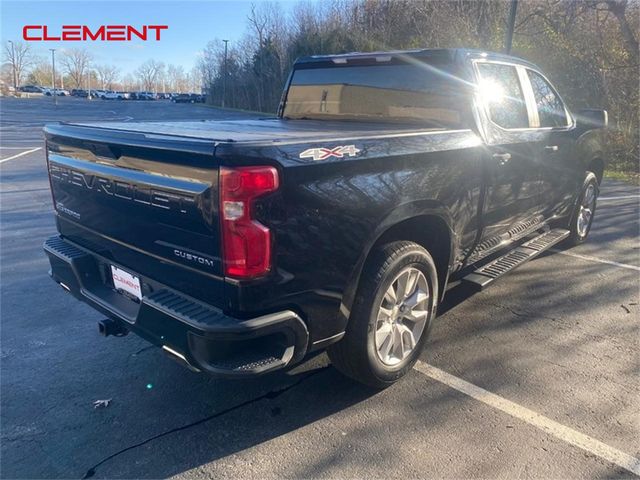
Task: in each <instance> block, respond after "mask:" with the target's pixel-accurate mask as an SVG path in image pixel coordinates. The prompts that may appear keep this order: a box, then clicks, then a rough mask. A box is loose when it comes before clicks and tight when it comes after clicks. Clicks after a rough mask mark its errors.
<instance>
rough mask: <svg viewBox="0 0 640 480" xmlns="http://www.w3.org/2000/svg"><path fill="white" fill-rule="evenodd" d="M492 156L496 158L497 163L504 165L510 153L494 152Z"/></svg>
mask: <svg viewBox="0 0 640 480" xmlns="http://www.w3.org/2000/svg"><path fill="white" fill-rule="evenodd" d="M492 157H493V158H495V159H496V160H498V163H499V164H500V165H504V164H505V163H507V162H509V160H511V154H510V153H494V154H493V155H492Z"/></svg>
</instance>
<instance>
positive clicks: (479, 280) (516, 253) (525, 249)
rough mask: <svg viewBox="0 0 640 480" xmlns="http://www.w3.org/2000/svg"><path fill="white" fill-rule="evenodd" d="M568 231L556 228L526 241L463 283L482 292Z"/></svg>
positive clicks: (480, 269)
mask: <svg viewBox="0 0 640 480" xmlns="http://www.w3.org/2000/svg"><path fill="white" fill-rule="evenodd" d="M569 233H570V232H569V230H565V229H561V228H556V229H554V230H550V231H548V232H545V233H543V234H541V235H538V236H537V237H535V238H533V239H531V240H528V241H526V242H525V243H523V244H522V245H520V246H519V247H517V248H515V249H513V250H510V251H509V252H507V253H505V254H504V255H503V256H501V257H499V258H497V259H495V260H493V261H492V262H490V263H488V264H487V265H484V266H483V267H481V268H479V269H477V270H476V271H474V272H473V273H470V274H469V275H467V276H466V277H464V278H463V279H462V282H463V283H466V284H468V285H473V286H474V287H476V288H477V289H478V290H482V289H484V288H486V287H488V286H489V285H491V284H492V283H493V282H494V281H495V280H497V279H498V278H500V277H502V276H503V275H505V274H506V273H509V272H510V271H512V270H514V269H516V268H517V267H519V266H520V265H522V264H524V263H526V262H528V261H529V260H531V259H533V258H535V257H537V256H538V255H540V254H541V253H542V252H544V251H545V250H547V249H549V248H551V247H553V246H554V245H556V244H557V243H559V242H561V241H562V240H564V239H565V238H567V237H568V236H569Z"/></svg>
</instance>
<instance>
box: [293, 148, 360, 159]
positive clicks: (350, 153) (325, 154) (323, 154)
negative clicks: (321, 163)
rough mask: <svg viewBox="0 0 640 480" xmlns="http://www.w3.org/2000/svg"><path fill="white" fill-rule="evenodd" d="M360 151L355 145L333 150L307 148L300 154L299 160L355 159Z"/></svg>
mask: <svg viewBox="0 0 640 480" xmlns="http://www.w3.org/2000/svg"><path fill="white" fill-rule="evenodd" d="M358 153H360V150H359V149H357V148H356V146H355V145H342V146H340V147H335V148H324V147H320V148H308V149H307V150H305V151H304V152H302V153H300V158H312V159H314V160H326V159H327V158H331V157H336V158H343V157H345V156H347V157H355V156H356V155H357V154H358Z"/></svg>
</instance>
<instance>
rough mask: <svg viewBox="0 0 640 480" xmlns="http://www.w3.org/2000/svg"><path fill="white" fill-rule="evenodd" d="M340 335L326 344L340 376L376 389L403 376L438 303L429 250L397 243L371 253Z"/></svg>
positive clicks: (423, 339) (422, 341) (417, 353)
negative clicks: (343, 333)
mask: <svg viewBox="0 0 640 480" xmlns="http://www.w3.org/2000/svg"><path fill="white" fill-rule="evenodd" d="M362 278H363V280H362V282H361V285H360V286H359V288H358V293H357V294H356V298H355V300H354V305H353V310H352V312H351V316H350V319H349V324H348V326H347V332H346V334H345V336H344V338H343V339H342V340H341V341H340V342H338V343H336V344H334V345H331V346H330V347H329V348H328V354H329V358H330V359H331V362H332V363H333V365H334V366H335V367H336V368H337V369H338V370H339V371H340V372H342V373H343V374H345V375H347V376H348V377H351V378H353V379H355V380H357V381H359V382H361V383H364V384H366V385H370V386H373V387H376V388H385V387H388V386H389V385H392V384H393V383H395V382H396V381H398V380H399V379H400V378H402V377H403V376H404V375H405V374H406V373H407V372H408V371H409V370H411V369H412V368H413V365H414V364H415V363H416V361H417V360H418V357H419V356H420V353H421V352H422V350H423V348H424V344H425V342H426V340H427V337H428V334H429V330H430V328H431V323H432V320H433V318H434V317H435V312H436V308H437V306H438V277H437V274H436V267H435V264H434V262H433V259H432V258H431V255H430V254H429V252H427V251H426V250H425V249H424V248H422V247H421V246H420V245H418V244H416V243H413V242H406V241H399V242H393V243H390V244H387V245H385V246H384V247H382V248H380V249H378V250H376V251H375V252H374V253H373V256H372V258H371V260H370V261H369V262H368V264H367V266H366V268H365V270H364V272H363V277H362Z"/></svg>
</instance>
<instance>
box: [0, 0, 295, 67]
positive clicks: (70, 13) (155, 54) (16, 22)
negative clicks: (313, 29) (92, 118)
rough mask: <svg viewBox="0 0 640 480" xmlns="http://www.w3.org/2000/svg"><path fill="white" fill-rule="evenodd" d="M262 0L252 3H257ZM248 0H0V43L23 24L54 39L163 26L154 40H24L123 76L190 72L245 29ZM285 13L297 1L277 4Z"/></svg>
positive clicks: (18, 34) (17, 35) (13, 37)
mask: <svg viewBox="0 0 640 480" xmlns="http://www.w3.org/2000/svg"><path fill="white" fill-rule="evenodd" d="M261 1H265V0H253V3H256V4H257V3H260V2H261ZM251 3H252V2H251V1H250V0H208V1H177V0H174V1H158V0H142V1H140V0H138V1H125V0H115V1H110V2H103V1H79V0H77V1H64V2H59V1H55V0H48V1H47V0H39V1H28V0H27V1H16V0H0V17H1V19H0V25H1V29H0V32H1V35H0V38H1V39H2V43H3V44H4V43H5V42H6V41H7V40H12V41H23V39H22V27H23V26H25V25H47V26H48V30H49V35H52V36H59V32H60V29H61V26H62V25H87V26H89V27H90V28H92V30H94V29H97V28H98V27H99V26H101V25H131V26H134V27H135V26H142V25H168V26H169V29H168V30H165V31H163V32H162V35H161V40H160V41H159V42H156V41H149V40H147V41H146V42H145V41H142V40H135V41H131V42H101V41H88V42H29V43H30V44H31V45H32V47H33V49H34V50H35V51H37V52H38V53H40V54H41V55H42V56H45V55H46V56H47V58H48V56H49V55H50V53H49V51H48V49H50V48H56V49H59V50H61V49H64V48H78V47H83V48H86V49H87V50H89V51H90V52H91V53H92V54H93V56H94V60H95V63H96V64H103V63H106V64H114V65H116V66H118V67H119V68H120V71H121V72H122V73H123V74H126V73H130V72H133V71H134V70H135V69H136V68H137V66H138V65H140V64H141V63H143V62H144V61H145V60H148V59H150V58H154V59H156V60H159V61H162V62H164V63H172V64H176V65H182V66H183V67H184V68H185V70H186V71H189V70H190V69H191V68H192V67H193V66H194V65H195V63H196V61H197V59H198V55H199V52H201V51H202V49H203V48H204V47H205V45H206V44H207V43H208V42H209V41H210V40H214V39H216V38H217V39H223V38H224V39H228V40H230V43H233V42H234V41H238V40H240V38H241V37H242V36H243V34H244V32H245V30H246V20H247V16H248V14H249V12H250V10H251ZM278 3H280V4H282V6H283V8H284V10H285V11H286V10H287V9H288V8H290V7H291V6H292V5H293V4H295V3H296V0H280V1H279V2H278Z"/></svg>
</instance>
